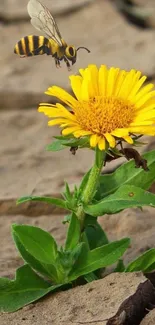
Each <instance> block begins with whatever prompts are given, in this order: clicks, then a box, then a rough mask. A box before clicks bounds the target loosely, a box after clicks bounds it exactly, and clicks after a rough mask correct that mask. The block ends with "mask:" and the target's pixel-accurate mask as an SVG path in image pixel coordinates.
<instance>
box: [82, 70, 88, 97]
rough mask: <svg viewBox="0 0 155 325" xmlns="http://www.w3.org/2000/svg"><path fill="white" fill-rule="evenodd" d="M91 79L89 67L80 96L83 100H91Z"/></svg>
mask: <svg viewBox="0 0 155 325" xmlns="http://www.w3.org/2000/svg"><path fill="white" fill-rule="evenodd" d="M89 81H90V73H89V71H88V69H87V71H85V75H84V78H83V81H82V85H81V92H80V98H81V100H83V101H88V100H89Z"/></svg>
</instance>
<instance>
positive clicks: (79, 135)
mask: <svg viewBox="0 0 155 325" xmlns="http://www.w3.org/2000/svg"><path fill="white" fill-rule="evenodd" d="M90 134H92V132H90V131H85V130H79V131H76V132H74V136H75V137H77V138H79V137H84V136H86V135H90Z"/></svg>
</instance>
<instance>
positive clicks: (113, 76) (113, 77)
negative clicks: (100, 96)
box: [106, 67, 119, 96]
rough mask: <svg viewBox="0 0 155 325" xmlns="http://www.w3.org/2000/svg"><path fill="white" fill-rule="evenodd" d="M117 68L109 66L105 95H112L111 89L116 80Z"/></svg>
mask: <svg viewBox="0 0 155 325" xmlns="http://www.w3.org/2000/svg"><path fill="white" fill-rule="evenodd" d="M118 73H119V69H118V68H113V67H112V68H110V70H109V72H108V79H107V94H106V95H107V96H112V95H113V90H114V86H115V82H116V78H117V76H118Z"/></svg>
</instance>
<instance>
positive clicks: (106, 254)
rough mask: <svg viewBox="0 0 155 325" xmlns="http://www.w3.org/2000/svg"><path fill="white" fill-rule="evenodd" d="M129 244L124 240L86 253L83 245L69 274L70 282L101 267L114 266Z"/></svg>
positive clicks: (127, 239)
mask: <svg viewBox="0 0 155 325" xmlns="http://www.w3.org/2000/svg"><path fill="white" fill-rule="evenodd" d="M129 244H130V239H129V238H124V239H121V240H119V241H116V242H112V243H110V244H107V245H104V246H101V247H98V248H96V249H93V250H91V251H88V250H87V249H86V247H85V245H84V246H83V250H82V253H81V254H80V256H79V258H78V260H77V262H76V263H75V265H74V266H73V268H72V270H71V272H70V274H69V279H70V281H73V280H75V279H76V278H78V277H79V276H81V275H84V274H87V273H90V272H93V271H95V270H97V269H99V268H101V267H107V266H109V265H112V264H114V263H115V262H116V261H117V260H118V259H119V258H120V257H121V256H122V255H123V254H124V253H125V251H126V250H127V248H128V247H129Z"/></svg>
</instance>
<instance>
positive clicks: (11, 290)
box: [0, 264, 60, 312]
mask: <svg viewBox="0 0 155 325" xmlns="http://www.w3.org/2000/svg"><path fill="white" fill-rule="evenodd" d="M59 287H60V285H55V286H51V285H49V283H48V282H46V281H45V280H43V279H42V278H40V277H39V276H38V275H37V274H36V273H34V271H33V270H32V269H31V268H30V266H29V265H27V264H25V265H23V266H22V267H20V268H19V269H17V271H16V278H15V280H9V279H7V278H0V311H1V312H12V311H16V310H18V309H19V308H21V307H23V306H25V305H27V304H29V303H32V302H34V301H36V300H37V299H39V298H41V297H43V296H45V295H46V294H47V293H48V292H50V291H54V290H56V289H57V288H59Z"/></svg>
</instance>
